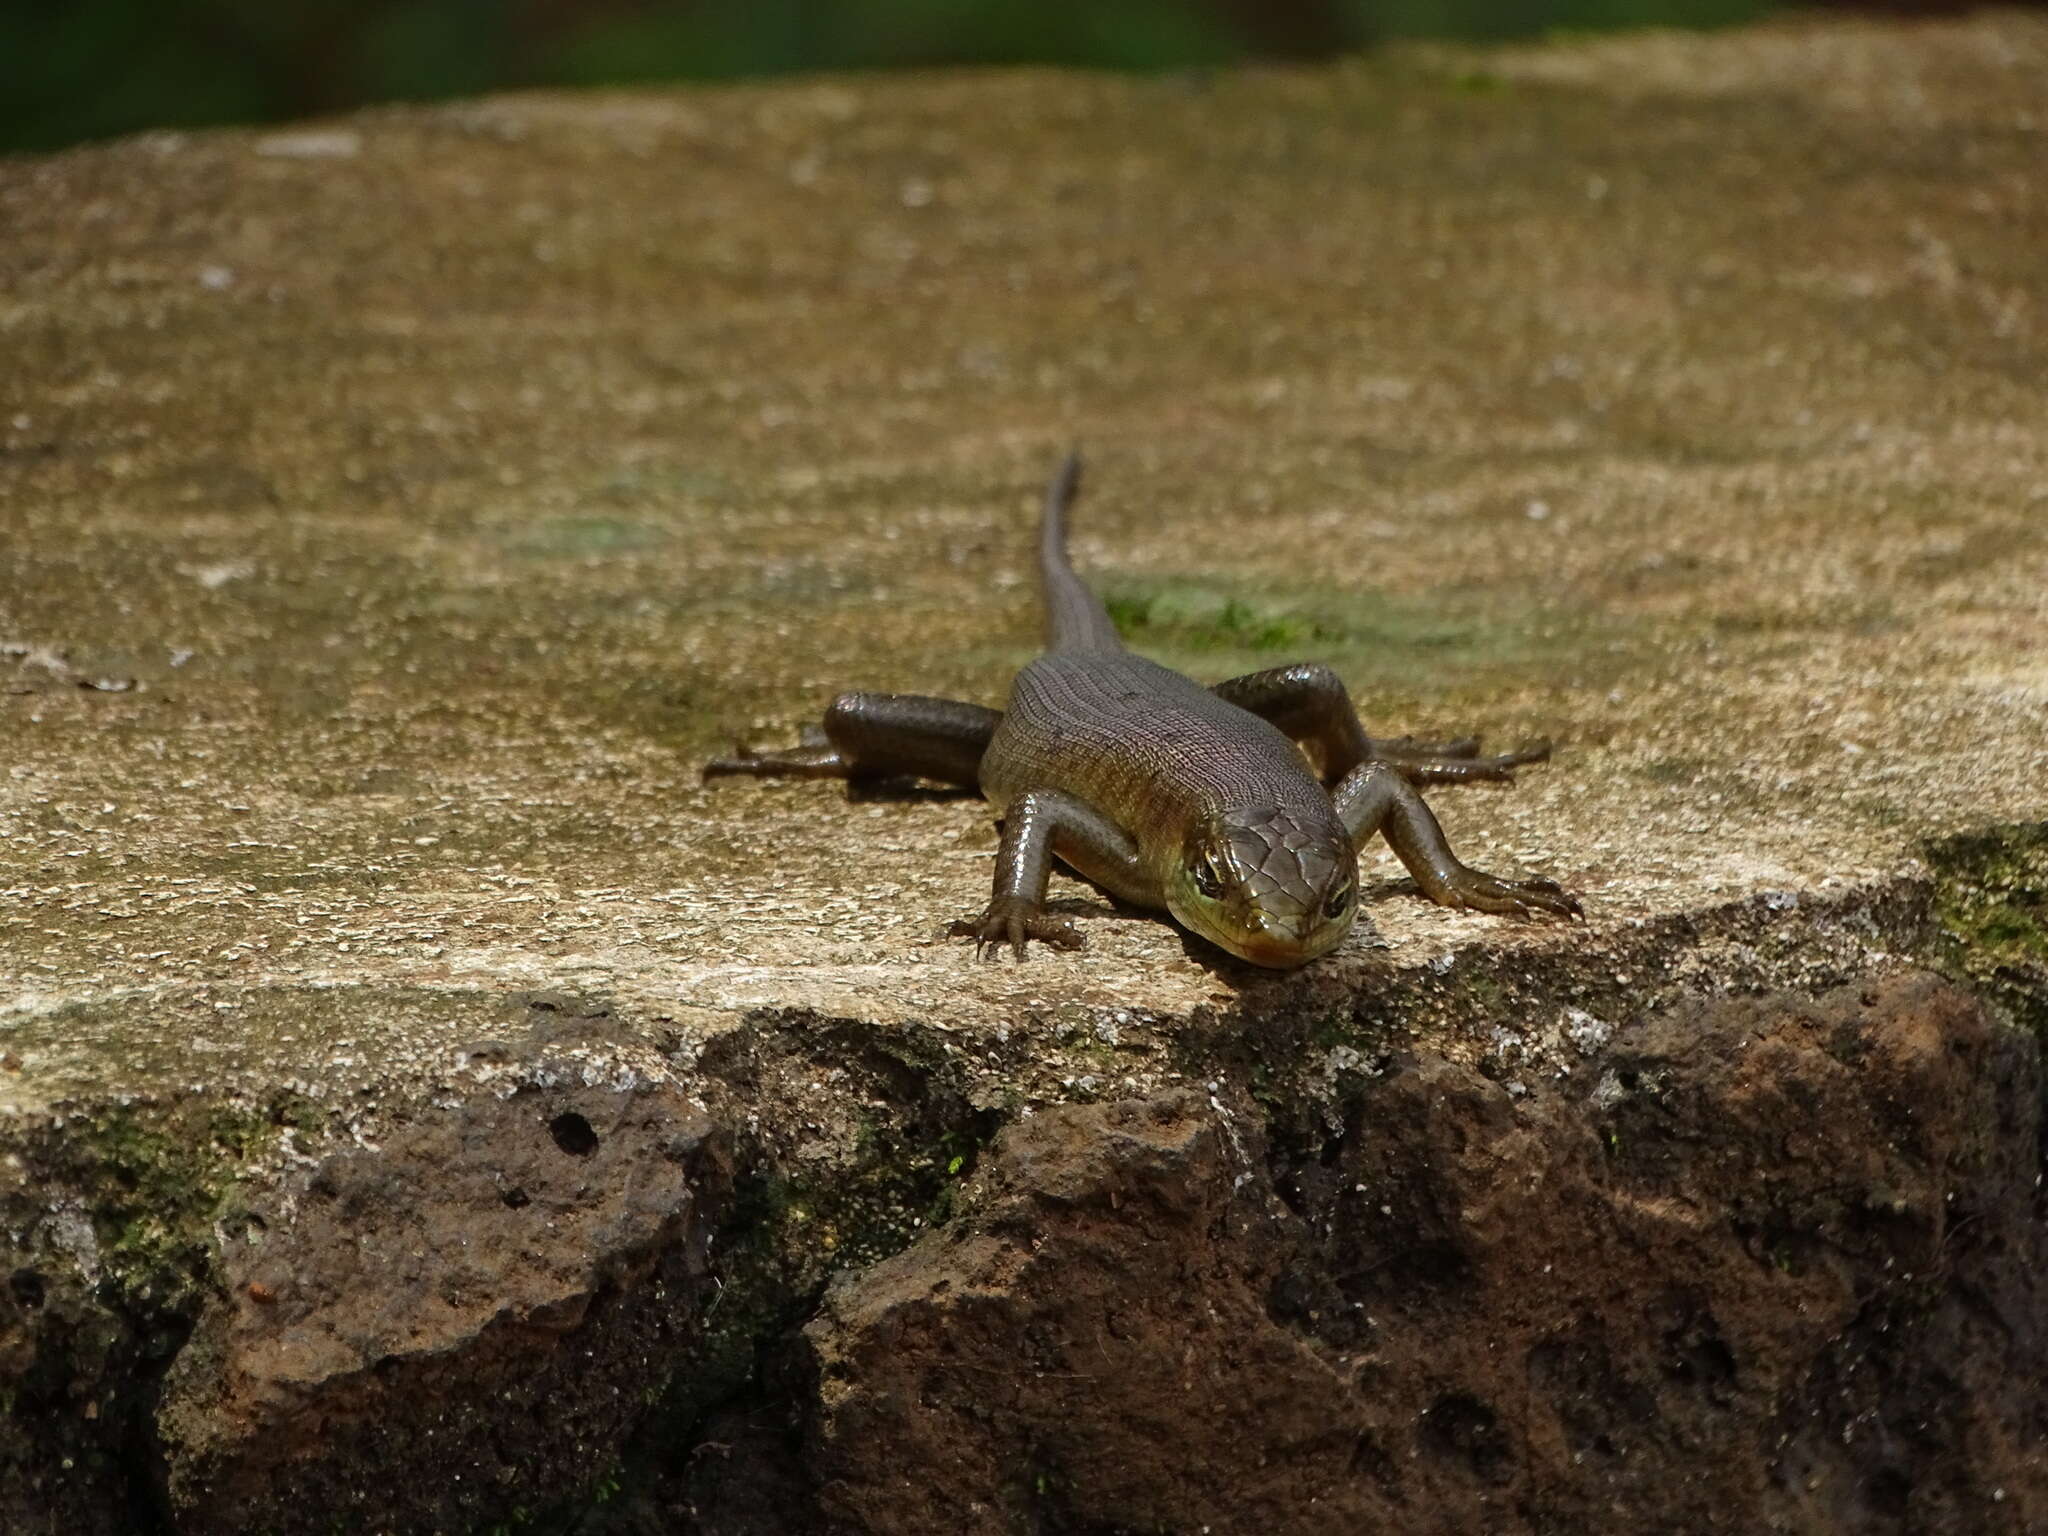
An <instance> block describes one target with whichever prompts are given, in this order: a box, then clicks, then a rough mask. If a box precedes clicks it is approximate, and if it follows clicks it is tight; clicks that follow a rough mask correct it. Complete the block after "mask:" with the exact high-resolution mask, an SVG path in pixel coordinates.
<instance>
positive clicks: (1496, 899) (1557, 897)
mask: <svg viewBox="0 0 2048 1536" xmlns="http://www.w3.org/2000/svg"><path fill="white" fill-rule="evenodd" d="M1435 899H1436V900H1437V901H1438V902H1440V903H1442V904H1443V905H1444V906H1447V907H1469V908H1471V909H1472V910H1473V911H1476V912H1497V913H1501V914H1503V915H1505V916H1508V917H1561V918H1564V919H1565V920H1566V921H1568V922H1569V921H1570V920H1571V919H1573V918H1579V917H1584V916H1585V915H1586V913H1585V909H1584V908H1582V907H1581V906H1580V905H1579V898H1578V897H1576V896H1574V895H1573V894H1572V893H1571V892H1570V891H1568V890H1566V889H1565V888H1564V887H1563V886H1561V885H1559V884H1558V883H1557V882H1556V881H1555V880H1545V879H1542V878H1540V877H1537V878H1532V879H1528V880H1502V879H1500V878H1499V877H1498V876H1495V875H1489V874H1484V873H1482V872H1481V871H1479V870H1476V869H1469V868H1466V867H1465V866H1463V865H1460V866H1459V867H1458V869H1457V871H1456V872H1455V873H1452V874H1451V875H1450V877H1449V880H1448V889H1447V890H1446V891H1445V892H1444V893H1443V894H1441V895H1438V896H1436V898H1435Z"/></svg>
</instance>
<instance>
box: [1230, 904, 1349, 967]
mask: <svg viewBox="0 0 2048 1536" xmlns="http://www.w3.org/2000/svg"><path fill="white" fill-rule="evenodd" d="M1350 931H1351V914H1350V913H1349V912H1346V913H1345V914H1344V916H1343V917H1341V918H1338V919H1335V920H1331V919H1325V918H1313V919H1310V920H1308V921H1305V922H1297V921H1294V920H1291V919H1287V918H1274V917H1264V916H1262V917H1260V919H1259V920H1258V926H1257V927H1255V928H1249V929H1247V930H1245V931H1244V932H1243V933H1242V934H1241V935H1239V937H1238V942H1237V943H1235V944H1227V945H1225V946H1224V947H1225V948H1227V949H1229V950H1231V951H1232V952H1233V953H1235V954H1237V955H1239V956H1241V957H1242V958H1244V959H1246V960H1249V961H1251V963H1252V964H1253V965H1263V966H1267V967H1269V968H1271V969H1273V970H1288V969H1291V968H1292V967H1294V966H1297V965H1306V964H1308V962H1309V961H1311V960H1314V959H1317V958H1319V957H1321V956H1323V955H1327V954H1328V953H1329V952H1330V951H1331V950H1333V949H1335V948H1336V947H1337V946H1338V945H1339V944H1341V943H1343V942H1344V936H1345V935H1346V934H1348V933H1349V932H1350Z"/></svg>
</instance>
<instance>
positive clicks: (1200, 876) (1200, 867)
mask: <svg viewBox="0 0 2048 1536" xmlns="http://www.w3.org/2000/svg"><path fill="white" fill-rule="evenodd" d="M1189 873H1190V874H1192V875H1193V876H1194V877H1195V889H1196V890H1198V891H1200V892H1201V893H1202V894H1203V895H1204V896H1206V897H1208V898H1209V899H1210V900H1211V901H1221V900H1222V899H1223V877H1222V876H1221V875H1219V874H1217V873H1216V866H1215V865H1214V864H1211V863H1210V862H1209V861H1208V860H1207V859H1197V860H1195V865H1194V868H1193V869H1191V870H1190V871H1189Z"/></svg>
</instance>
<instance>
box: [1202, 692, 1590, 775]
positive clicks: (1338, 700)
mask: <svg viewBox="0 0 2048 1536" xmlns="http://www.w3.org/2000/svg"><path fill="white" fill-rule="evenodd" d="M1210 692H1212V693H1214V694H1215V695H1216V696H1217V697H1218V698H1219V699H1222V700H1224V701H1225V702H1226V703H1230V704H1235V705H1236V706H1237V707H1238V708H1239V709H1245V710H1250V711H1251V712H1252V713H1253V714H1255V715H1257V716H1258V717H1259V718H1260V719H1262V720H1266V721H1269V722H1270V723H1271V724H1273V725H1274V726H1277V727H1278V728H1279V729H1280V730H1281V731H1284V732H1285V733H1286V734H1287V735H1289V736H1292V737H1293V738H1294V739H1295V740H1296V741H1299V742H1302V743H1304V744H1306V745H1307V746H1309V747H1310V748H1312V749H1313V751H1314V753H1315V755H1316V757H1317V759H1318V760H1319V761H1320V763H1321V765H1322V771H1323V782H1324V783H1325V784H1326V785H1333V784H1336V783H1338V782H1339V781H1341V780H1342V779H1343V777H1344V776H1345V775H1346V774H1348V773H1350V772H1351V771H1352V770H1353V769H1355V768H1356V767H1358V765H1359V764H1360V763H1365V762H1380V763H1388V764H1391V765H1392V766H1393V767H1394V768H1396V769H1398V770H1399V772H1400V774H1401V776H1402V777H1403V778H1405V779H1407V780H1408V781H1409V782H1410V783H1411V784H1470V783H1474V782H1477V781H1479V780H1492V781H1496V782H1504V781H1508V780H1512V779H1513V778H1514V776H1515V769H1517V768H1519V767H1520V766H1521V765H1522V764H1524V763H1540V762H1542V761H1543V760H1544V759H1545V758H1547V757H1549V756H1550V743H1549V742H1547V741H1544V742H1534V743H1531V744H1530V745H1529V746H1526V747H1522V748H1519V749H1518V750H1516V751H1513V752H1504V753H1501V754H1500V755H1498V756H1495V757H1481V756H1480V755H1479V740H1478V738H1477V737H1467V738H1465V739H1464V740H1461V741H1444V742H1423V741H1414V740H1411V739H1410V738H1408V737H1405V736H1403V737H1400V738H1398V739H1378V740H1376V739H1375V738H1373V737H1371V736H1368V735H1367V734H1366V732H1365V727H1364V725H1362V724H1361V723H1360V722H1359V719H1358V709H1357V707H1356V706H1355V705H1353V704H1352V702H1351V693H1350V690H1348V689H1347V688H1345V686H1344V679H1342V678H1341V677H1339V676H1338V675H1337V674H1336V673H1335V672H1334V671H1332V670H1331V669H1330V668H1328V667H1326V666H1324V665H1322V664H1321V663H1320V662H1301V663H1298V664H1296V665H1294V666H1291V667H1273V668H1271V669H1270V670H1268V671H1265V672H1248V673H1246V674H1245V675H1244V676H1243V677H1233V678H1231V679H1230V680H1229V681H1228V682H1222V683H1218V684H1217V685H1216V686H1215V687H1214V688H1212V689H1211V690H1210Z"/></svg>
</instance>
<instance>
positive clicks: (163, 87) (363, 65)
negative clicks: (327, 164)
mask: <svg viewBox="0 0 2048 1536" xmlns="http://www.w3.org/2000/svg"><path fill="white" fill-rule="evenodd" d="M1775 8H1777V7H1776V6H1775V5H1774V4H1773V0H1037V3H1033V0H746V3H744V4H739V3H732V0H726V3H714V0H169V3H164V0H158V3H152V0H0V150H6V149H41V148H51V147H55V146H59V145H63V144H69V143H74V142H76V141H78V140H81V139H91V138H99V137H103V136H106V135H109V134H116V133H126V132H130V131H133V130H136V129H140V128H149V127H185V126H196V125H200V124H206V123H222V122H250V121H262V120H269V119H279V118H291V117H305V116H309V115H313V114H317V113H321V112H330V111H336V110H339V109H342V108H346V107H350V106H355V105H357V104H359V103H363V102H371V101H388V100H403V99H413V100H417V99H427V98H434V97H442V96H454V95H462V94H467V93H473V92H479V91H486V90H492V89H498V88H503V87H515V86H531V85H597V84H604V83H609V82H617V81H649V80H674V79H700V80H701V79H729V78H732V77H735V76H746V75H769V74H780V73H784V72H787V71H791V70H818V69H869V68H880V67H901V66H916V65H934V64H1002V63H1054V64H1079V65H1093V66H1099V67H1105V68H1112V69H1139V70H1157V69H1174V68H1188V67H1200V66H1209V65H1220V64H1228V63H1232V62H1236V61H1240V60H1246V59H1257V58H1317V57H1326V56H1328V55H1331V54H1335V53H1341V52H1345V51H1349V50H1354V49H1359V48H1365V47H1369V46H1370V45H1372V44H1373V43H1375V42H1378V41H1381V40H1383V39H1387V38H1394V37H1416V36H1448V37H1465V38H1495V37H1507V36H1516V35H1523V34H1529V33H1537V32H1544V31H1549V30H1554V29H1588V28H1600V27H1617V26H1646V25H1654V26H1686V27H1697V26H1717V25H1723V24H1727V23H1731V22H1738V21H1744V20H1747V19H1750V18H1752V17H1755V16H1757V15H1760V14H1761V13H1763V12H1765V11H1767V10H1772V9H1775Z"/></svg>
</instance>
